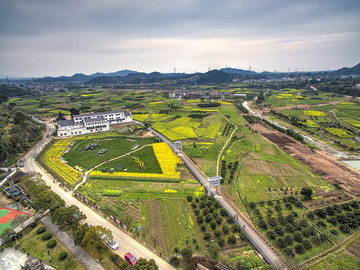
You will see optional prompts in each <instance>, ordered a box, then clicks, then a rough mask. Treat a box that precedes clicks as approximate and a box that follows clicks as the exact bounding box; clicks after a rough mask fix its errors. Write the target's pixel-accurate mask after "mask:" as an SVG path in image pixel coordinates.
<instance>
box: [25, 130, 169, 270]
mask: <svg viewBox="0 0 360 270" xmlns="http://www.w3.org/2000/svg"><path fill="white" fill-rule="evenodd" d="M47 128H48V132H47V134H52V132H53V127H52V126H51V125H49V124H47ZM50 139H51V138H49V137H46V136H45V137H44V139H43V141H41V142H40V143H39V146H37V147H34V148H33V149H32V150H31V151H30V152H29V153H28V154H27V155H26V160H25V166H24V170H25V171H33V172H38V173H40V174H42V179H43V180H44V181H45V182H46V184H47V185H49V186H50V187H51V190H52V191H54V192H55V193H56V194H58V195H59V196H60V197H61V198H62V199H63V200H64V201H65V202H66V204H68V205H76V206H77V207H79V209H80V210H81V211H82V212H83V213H84V214H85V215H86V216H87V219H86V222H88V223H92V224H93V225H94V226H97V225H100V226H103V227H105V228H106V229H109V230H111V232H112V234H113V238H114V240H115V241H116V242H118V243H119V246H120V248H119V249H118V250H116V251H115V253H117V254H118V255H120V256H121V257H122V258H123V257H124V255H125V254H126V253H127V252H131V253H132V254H133V255H134V256H135V257H136V258H146V259H154V260H155V262H156V264H157V265H158V267H159V269H175V268H173V267H172V266H171V265H170V264H168V263H167V262H166V261H164V260H163V259H162V258H160V257H159V256H157V255H156V254H155V253H153V252H151V251H150V250H149V249H147V248H146V247H144V246H143V245H142V244H140V243H138V242H137V241H136V240H134V239H133V238H132V237H130V236H129V235H128V234H126V233H125V232H123V231H121V230H120V229H119V228H117V227H116V226H115V225H113V224H112V223H110V222H109V221H108V220H106V219H104V218H103V217H102V216H100V215H99V214H97V213H96V212H94V211H93V210H92V209H90V208H89V207H87V206H86V205H85V204H83V203H82V202H80V201H78V200H77V199H76V198H75V197H73V196H72V195H71V194H70V192H65V191H64V189H63V188H61V187H60V186H59V185H58V184H57V183H53V178H52V176H51V175H49V174H48V173H47V172H45V171H44V170H42V169H41V168H40V167H39V166H38V165H37V164H36V163H35V158H34V157H35V156H36V154H37V153H38V152H40V151H41V149H42V147H43V146H44V145H45V144H46V142H47V141H49V140H50Z"/></svg>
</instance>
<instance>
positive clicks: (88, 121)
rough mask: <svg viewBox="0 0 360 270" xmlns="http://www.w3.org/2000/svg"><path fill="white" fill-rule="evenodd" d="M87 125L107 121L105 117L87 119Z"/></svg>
mask: <svg viewBox="0 0 360 270" xmlns="http://www.w3.org/2000/svg"><path fill="white" fill-rule="evenodd" d="M84 121H85V122H86V123H91V122H97V121H105V118H104V117H98V118H94V119H85V120H84Z"/></svg>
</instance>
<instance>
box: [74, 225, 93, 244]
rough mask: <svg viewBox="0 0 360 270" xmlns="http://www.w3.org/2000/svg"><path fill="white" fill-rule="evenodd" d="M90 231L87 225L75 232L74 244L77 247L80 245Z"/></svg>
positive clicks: (81, 226)
mask: <svg viewBox="0 0 360 270" xmlns="http://www.w3.org/2000/svg"><path fill="white" fill-rule="evenodd" d="M88 230H89V226H88V225H87V224H82V225H80V226H79V227H77V229H76V230H75V232H74V236H73V237H74V243H75V245H80V244H81V241H82V240H83V239H84V236H85V234H86V233H87V231H88Z"/></svg>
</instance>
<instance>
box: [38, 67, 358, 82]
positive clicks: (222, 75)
mask: <svg viewBox="0 0 360 270" xmlns="http://www.w3.org/2000/svg"><path fill="white" fill-rule="evenodd" d="M295 74H297V75H302V74H307V75H309V74H313V75H314V76H315V75H316V76H319V75H325V74H326V75H330V76H341V75H351V74H357V75H360V64H357V65H356V66H354V67H352V68H347V67H344V68H341V69H338V70H336V71H317V72H292V73H285V72H284V73H273V72H261V73H257V72H255V71H250V70H242V69H236V68H222V69H220V70H211V71H209V72H206V73H194V74H186V73H160V72H152V73H144V72H138V71H133V70H127V69H125V70H121V71H117V72H111V73H99V72H98V73H94V74H91V75H85V74H82V73H77V74H74V75H73V76H71V77H67V76H61V77H45V78H39V79H36V80H35V81H36V82H40V83H41V82H44V83H49V82H53V83H55V82H57V83H86V84H121V83H135V84H137V83H154V82H162V81H166V80H169V81H170V80H173V81H175V80H176V82H177V83H179V84H180V83H181V84H187V83H191V84H193V83H194V82H195V83H198V84H208V83H210V84H211V83H227V82H231V81H232V80H234V79H261V78H264V79H268V78H271V77H283V76H286V75H292V76H293V75H295Z"/></svg>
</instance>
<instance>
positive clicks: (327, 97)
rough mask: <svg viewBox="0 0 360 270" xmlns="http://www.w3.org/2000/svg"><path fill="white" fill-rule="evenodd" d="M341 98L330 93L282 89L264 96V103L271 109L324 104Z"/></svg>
mask: <svg viewBox="0 0 360 270" xmlns="http://www.w3.org/2000/svg"><path fill="white" fill-rule="evenodd" d="M341 100H343V99H342V98H337V97H335V95H334V94H332V93H316V92H314V91H311V90H307V89H293V88H292V89H283V90H281V91H276V90H275V91H272V92H270V95H267V96H266V99H265V102H266V103H267V104H271V108H276V107H287V106H298V105H314V104H324V103H328V102H334V101H341Z"/></svg>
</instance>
